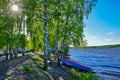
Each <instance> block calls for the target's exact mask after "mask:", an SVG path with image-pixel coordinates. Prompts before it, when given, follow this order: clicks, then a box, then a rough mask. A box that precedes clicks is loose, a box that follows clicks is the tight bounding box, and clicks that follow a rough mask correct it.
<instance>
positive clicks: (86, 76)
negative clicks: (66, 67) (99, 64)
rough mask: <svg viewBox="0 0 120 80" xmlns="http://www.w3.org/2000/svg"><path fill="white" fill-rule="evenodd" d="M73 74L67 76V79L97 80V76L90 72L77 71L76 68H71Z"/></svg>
mask: <svg viewBox="0 0 120 80" xmlns="http://www.w3.org/2000/svg"><path fill="white" fill-rule="evenodd" d="M71 72H72V74H73V76H69V80H98V77H97V76H95V75H93V74H92V73H83V72H77V71H76V70H74V69H72V70H71Z"/></svg>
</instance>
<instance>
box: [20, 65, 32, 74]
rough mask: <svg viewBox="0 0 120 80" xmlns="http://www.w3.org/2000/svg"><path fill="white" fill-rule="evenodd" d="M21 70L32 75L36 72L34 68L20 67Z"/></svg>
mask: <svg viewBox="0 0 120 80" xmlns="http://www.w3.org/2000/svg"><path fill="white" fill-rule="evenodd" d="M20 70H23V71H26V72H30V73H33V72H34V69H33V68H32V67H29V66H20Z"/></svg>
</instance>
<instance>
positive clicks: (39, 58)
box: [32, 56, 44, 62]
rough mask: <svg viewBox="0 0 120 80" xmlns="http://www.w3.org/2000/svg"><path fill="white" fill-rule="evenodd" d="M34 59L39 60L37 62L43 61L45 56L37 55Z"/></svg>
mask: <svg viewBox="0 0 120 80" xmlns="http://www.w3.org/2000/svg"><path fill="white" fill-rule="evenodd" d="M32 60H33V61H37V62H43V61H44V60H43V58H41V57H38V56H35V57H34V58H33V59H32Z"/></svg>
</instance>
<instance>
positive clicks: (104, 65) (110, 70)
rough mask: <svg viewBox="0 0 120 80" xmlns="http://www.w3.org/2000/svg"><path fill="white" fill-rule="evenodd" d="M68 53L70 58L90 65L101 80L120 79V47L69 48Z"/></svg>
mask: <svg viewBox="0 0 120 80" xmlns="http://www.w3.org/2000/svg"><path fill="white" fill-rule="evenodd" d="M69 54H70V55H71V56H70V58H71V59H73V60H75V61H77V62H80V63H82V64H85V65H87V66H89V67H91V68H92V69H93V70H94V71H95V72H96V74H95V75H97V76H99V77H100V78H102V79H103V80H120V48H111V49H98V48H95V49H93V48H88V49H84V50H83V49H74V48H70V50H69Z"/></svg>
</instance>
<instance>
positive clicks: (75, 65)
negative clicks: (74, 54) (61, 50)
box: [61, 58, 93, 72]
mask: <svg viewBox="0 0 120 80" xmlns="http://www.w3.org/2000/svg"><path fill="white" fill-rule="evenodd" d="M61 62H62V63H63V64H65V65H67V66H70V67H73V68H76V69H79V70H80V71H84V72H93V70H92V68H90V67H88V66H86V65H84V64H81V63H79V62H77V61H74V60H72V59H70V58H63V59H62V60H61Z"/></svg>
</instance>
